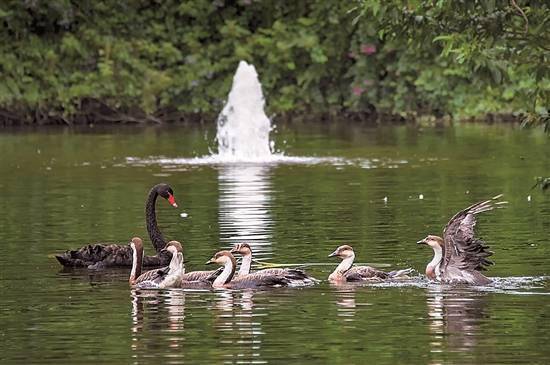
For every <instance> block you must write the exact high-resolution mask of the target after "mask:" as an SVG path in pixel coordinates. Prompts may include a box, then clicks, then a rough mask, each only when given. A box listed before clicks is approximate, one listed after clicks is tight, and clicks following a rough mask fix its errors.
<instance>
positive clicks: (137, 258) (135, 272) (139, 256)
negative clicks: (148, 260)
mask: <svg viewBox="0 0 550 365" xmlns="http://www.w3.org/2000/svg"><path fill="white" fill-rule="evenodd" d="M138 251H139V252H138ZM142 261H143V250H137V249H136V248H135V247H134V246H133V245H132V271H130V279H129V280H128V281H129V283H130V285H133V284H134V282H135V281H136V278H138V277H139V276H140V275H141V266H142Z"/></svg>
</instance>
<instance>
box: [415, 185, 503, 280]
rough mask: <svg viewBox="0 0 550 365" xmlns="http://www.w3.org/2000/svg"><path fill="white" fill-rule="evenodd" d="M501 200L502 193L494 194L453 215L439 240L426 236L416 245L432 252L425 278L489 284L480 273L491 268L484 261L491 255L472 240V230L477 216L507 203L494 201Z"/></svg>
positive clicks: (486, 249) (485, 248) (480, 243)
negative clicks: (428, 247) (427, 247)
mask: <svg viewBox="0 0 550 365" xmlns="http://www.w3.org/2000/svg"><path fill="white" fill-rule="evenodd" d="M501 197H502V194H501V195H497V196H495V197H494V198H491V199H489V200H485V201H482V202H479V203H476V204H474V205H472V206H469V207H468V208H466V209H464V210H461V211H460V212H458V213H456V214H455V215H454V216H453V217H452V218H451V220H450V221H449V223H447V226H445V229H444V230H443V238H441V237H439V236H433V235H429V236H427V237H426V238H424V239H422V240H420V241H418V242H417V243H418V244H425V245H428V246H430V247H431V248H432V249H433V251H434V257H433V259H432V261H430V262H429V263H428V265H427V266H426V276H427V277H428V278H429V279H431V280H436V281H439V282H442V283H449V284H471V285H487V284H489V283H491V282H492V280H491V279H489V278H487V277H486V276H484V275H483V274H481V273H480V271H481V270H485V269H486V266H489V265H493V263H492V262H491V261H489V260H487V258H488V257H489V256H491V255H492V254H493V252H491V251H489V247H488V246H485V242H483V241H482V240H480V239H479V238H476V237H475V232H474V228H475V225H476V216H477V214H479V213H483V212H487V211H489V210H493V209H494V208H501V207H502V205H503V204H507V203H508V202H503V201H501V202H496V201H497V200H498V199H500V198H501ZM495 202H496V203H495Z"/></svg>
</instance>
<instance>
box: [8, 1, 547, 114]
mask: <svg viewBox="0 0 550 365" xmlns="http://www.w3.org/2000/svg"><path fill="white" fill-rule="evenodd" d="M513 4H515V2H513V1H512V2H510V3H509V2H507V1H496V0H495V1H488V2H482V1H473V2H454V1H436V2H420V1H418V2H415V1H397V0H394V1H377V0H365V1H360V2H357V3H349V2H342V1H322V2H315V3H313V2H296V3H294V2H278V1H257V0H240V1H236V2H229V1H223V0H215V1H211V0H194V1H175V0H167V1H162V2H157V1H147V0H131V1H126V2H106V1H70V0H51V1H40V0H35V1H19V0H10V1H5V2H3V3H2V4H0V21H1V22H2V24H3V28H2V31H1V33H0V40H1V43H0V59H1V62H0V65H1V66H0V72H1V80H2V81H0V109H3V110H11V111H20V112H23V114H25V115H27V116H30V118H31V119H32V118H35V117H36V114H37V113H41V114H45V115H47V116H52V115H60V116H63V117H64V118H65V117H67V118H70V117H71V116H73V115H75V114H76V113H78V112H79V111H81V110H83V109H85V106H86V105H88V104H89V103H90V101H94V102H99V105H102V106H103V107H105V108H108V109H109V110H119V111H123V112H125V113H127V115H130V114H132V115H135V114H136V113H137V114H139V113H142V114H144V115H146V116H154V115H161V114H163V112H165V111H167V110H172V111H179V112H183V113H190V114H215V113H217V112H218V111H219V110H220V109H221V106H222V104H223V100H224V98H225V97H226V95H227V92H228V91H229V88H230V84H231V78H232V75H233V73H234V71H235V68H236V66H237V64H238V61H239V60H241V59H244V60H246V61H248V62H251V63H253V64H254V65H255V66H256V67H257V69H258V72H259V74H260V78H261V81H262V84H263V86H264V91H265V94H266V98H267V100H268V107H269V109H270V112H272V113H285V112H290V111H298V112H304V111H311V110H315V111H318V112H337V111H340V110H343V109H345V110H352V111H364V110H367V111H371V110H373V109H377V110H380V111H387V112H393V113H399V114H407V115H411V114H422V113H434V112H436V113H450V114H453V115H458V116H472V115H474V116H475V115H480V114H485V113H488V112H491V113H512V112H522V111H530V112H532V113H539V114H544V113H547V109H546V108H547V106H548V105H549V103H548V101H549V92H550V82H549V68H548V66H547V65H548V61H549V60H548V58H549V52H548V44H550V37H549V36H548V32H546V31H545V30H546V29H548V28H549V27H548V25H549V24H548V22H549V12H548V5H546V3H545V2H542V1H540V2H537V1H535V2H529V3H528V6H527V2H525V4H523V3H522V2H518V6H517V7H516V6H513ZM354 6H355V7H354ZM522 13H523V14H524V15H525V16H522V15H521V14H522ZM531 115H534V114H531ZM534 120H538V119H537V118H534Z"/></svg>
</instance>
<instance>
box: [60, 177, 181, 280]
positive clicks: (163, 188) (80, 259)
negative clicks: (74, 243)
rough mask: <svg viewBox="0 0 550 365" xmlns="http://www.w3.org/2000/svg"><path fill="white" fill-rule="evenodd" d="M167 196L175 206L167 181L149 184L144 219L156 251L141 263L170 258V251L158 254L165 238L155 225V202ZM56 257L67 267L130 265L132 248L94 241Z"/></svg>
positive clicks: (163, 262) (157, 263) (155, 263)
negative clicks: (150, 185) (155, 253)
mask: <svg viewBox="0 0 550 365" xmlns="http://www.w3.org/2000/svg"><path fill="white" fill-rule="evenodd" d="M159 195H160V196H161V197H163V198H164V199H166V200H167V201H168V202H169V203H170V205H172V206H173V207H175V208H177V207H178V205H177V204H176V200H175V198H174V192H173V191H172V188H171V187H170V186H169V185H167V184H157V185H155V186H153V187H152V188H151V191H149V195H148V197H147V201H146V203H145V222H146V223H147V232H148V233H149V238H150V239H151V242H152V243H153V246H154V247H155V250H156V251H157V255H155V256H145V257H144V258H143V266H164V265H168V262H170V259H171V257H170V255H168V254H160V251H161V250H162V249H163V248H164V246H165V245H166V241H165V239H164V237H163V235H162V233H161V232H160V229H159V227H158V225H157V215H156V212H155V203H156V201H157V197H158V196H159ZM55 257H56V259H57V261H59V263H60V264H61V265H63V266H68V267H87V268H89V269H102V268H106V267H121V266H132V262H133V261H132V249H131V248H130V246H129V245H117V244H103V243H93V244H89V245H86V246H84V247H81V248H79V249H77V250H69V251H65V252H63V253H61V254H58V255H56V256H55Z"/></svg>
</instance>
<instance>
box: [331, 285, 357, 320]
mask: <svg viewBox="0 0 550 365" xmlns="http://www.w3.org/2000/svg"><path fill="white" fill-rule="evenodd" d="M332 288H333V290H334V294H335V295H336V310H337V312H338V313H337V316H338V319H340V320H342V321H344V322H354V320H355V314H356V312H357V303H356V301H355V290H356V289H357V285H354V284H340V285H332Z"/></svg>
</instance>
